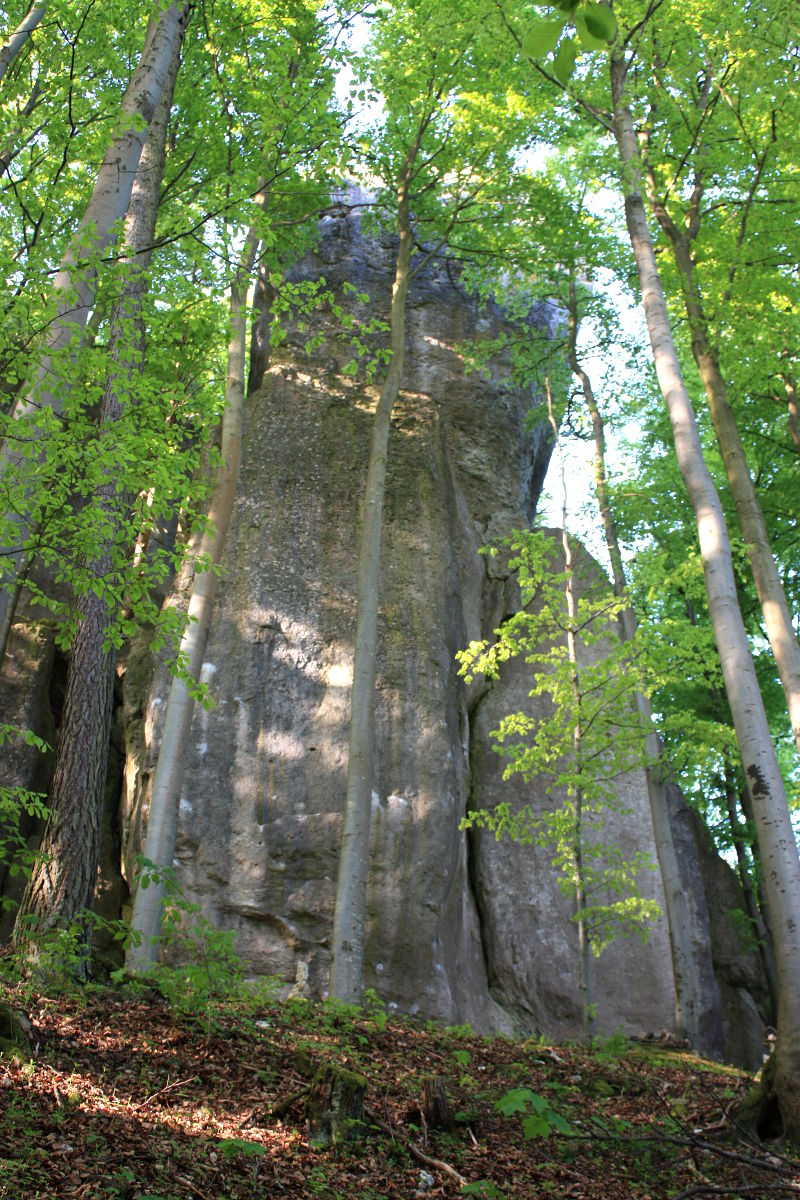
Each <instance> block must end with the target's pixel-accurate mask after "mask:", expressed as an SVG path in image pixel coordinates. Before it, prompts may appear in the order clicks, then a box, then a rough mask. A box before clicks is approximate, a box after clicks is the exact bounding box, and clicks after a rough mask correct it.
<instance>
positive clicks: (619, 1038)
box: [592, 1029, 631, 1062]
mask: <svg viewBox="0 0 800 1200" xmlns="http://www.w3.org/2000/svg"><path fill="white" fill-rule="evenodd" d="M592 1049H593V1050H594V1052H595V1057H596V1058H598V1059H599V1060H600V1061H601V1062H617V1061H618V1060H619V1059H620V1058H623V1057H624V1056H625V1055H626V1054H628V1053H629V1052H630V1049H631V1043H630V1041H629V1040H628V1038H627V1037H626V1036H625V1034H624V1033H623V1032H622V1030H621V1029H617V1030H616V1032H615V1033H612V1035H611V1037H608V1038H602V1037H596V1038H594V1039H593V1041H592Z"/></svg>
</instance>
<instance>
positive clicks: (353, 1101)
mask: <svg viewBox="0 0 800 1200" xmlns="http://www.w3.org/2000/svg"><path fill="white" fill-rule="evenodd" d="M366 1090H367V1081H366V1079H365V1078H364V1076H363V1075H357V1074H356V1073H355V1072H354V1071H345V1070H343V1069H342V1068H341V1067H334V1066H331V1065H330V1064H329V1065H328V1066H325V1067H320V1069H319V1071H317V1073H316V1075H315V1076H314V1078H313V1080H312V1081H311V1088H310V1090H309V1093H308V1100H307V1102H306V1115H307V1117H308V1141H309V1144H310V1145H312V1146H330V1145H331V1144H333V1145H334V1146H336V1145H339V1144H340V1143H341V1142H347V1141H355V1140H356V1139H357V1138H358V1137H360V1135H361V1132H362V1130H363V1121H362V1116H363V1109H364V1092H365V1091H366Z"/></svg>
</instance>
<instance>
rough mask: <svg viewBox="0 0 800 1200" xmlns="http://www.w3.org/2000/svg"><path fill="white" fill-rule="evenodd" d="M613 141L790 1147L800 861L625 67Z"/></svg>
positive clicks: (798, 1003) (799, 1122)
mask: <svg viewBox="0 0 800 1200" xmlns="http://www.w3.org/2000/svg"><path fill="white" fill-rule="evenodd" d="M610 74H611V93H612V99H613V112H614V133H615V137H616V142H617V149H618V153H619V160H620V164H621V169H622V187H623V194H624V201H625V219H626V223H627V226H628V234H629V236H630V240H631V246H632V248H633V252H634V256H635V258H636V266H637V271H638V275H639V284H640V287H641V291H642V301H643V304H644V311H645V319H646V322H647V330H648V335H649V338H650V344H651V347H652V351H653V357H654V360H655V367H656V374H657V376H658V381H659V386H660V388H661V392H662V395H663V397H664V401H665V403H666V406H667V410H668V413H669V418H670V423H671V425H672V431H673V437H674V439H675V450H676V454H677V460H678V466H679V469H680V472H681V475H682V476H683V480H684V483H685V485H686V489H687V491H688V493H689V497H690V499H691V502H692V507H693V509H694V512H695V516H696V519H697V532H698V539H699V543H700V553H701V556H702V561H703V570H704V574H705V583H706V596H707V599H708V608H709V614H710V617H711V623H712V627H713V630H714V637H715V641H716V644H717V651H718V653H719V656H720V663H721V666H722V674H723V679H724V681H725V689H726V692H727V695H728V702H729V704H730V708H731V713H732V716H733V722H734V727H735V730H736V738H737V742H738V745H739V752H740V754H741V759H742V766H743V769H744V773H745V779H746V784H747V787H748V790H749V792H750V796H751V800H752V803H753V810H754V814H755V819H756V826H757V831H758V840H759V845H760V848H761V854H762V858H763V863H764V870H765V881H766V887H767V894H768V898H769V903H770V908H771V910H772V913H773V918H774V923H775V924H774V930H773V933H774V937H775V950H776V955H777V960H778V988H779V996H778V1039H777V1046H776V1050H775V1055H776V1059H775V1089H776V1095H777V1096H778V1101H779V1104H780V1109H781V1116H782V1118H783V1123H784V1129H785V1132H786V1133H787V1135H788V1136H790V1137H793V1138H800V859H798V853H797V844H796V842H795V838H794V831H793V829H792V823H791V818H790V816H789V808H788V803H787V798H786V791H785V788H784V784H783V779H782V777H781V773H780V769H779V766H778V760H777V756H776V754H775V748H774V746H773V744H772V736H771V732H770V728H769V723H768V721H767V717H766V713H765V711H764V703H763V700H762V697H761V693H760V691H759V687H758V679H757V677H756V672H755V667H754V665H753V659H752V656H751V654H750V647H749V644H748V640H747V632H746V630H745V627H744V622H743V620H742V614H741V611H740V609H739V603H738V597H737V595H736V580H735V576H734V571H733V561H732V557H731V548H730V541H729V538H728V531H727V528H726V526H725V517H724V514H723V512H722V506H721V504H720V500H719V496H718V495H717V491H716V488H715V487H714V483H713V480H712V479H711V475H710V473H709V471H708V467H707V466H706V463H705V460H704V458H703V453H702V447H701V444H700V436H699V432H698V429H697V423H696V421H695V416H694V411H693V409H692V405H691V401H690V399H689V394H688V392H687V390H686V385H685V383H684V380H683V376H682V374H681V369H680V363H679V360H678V355H677V351H676V349H675V343H674V341H673V337H672V331H671V328H670V324H669V317H668V314H667V306H666V300H665V298H664V290H663V286H662V283H661V278H660V276H659V273H658V266H657V263H656V257H655V252H654V249H653V242H652V239H651V237H650V231H649V229H648V226H647V216H646V213H645V207H644V200H643V197H642V162H641V157H640V153H639V146H638V143H637V140H636V133H635V130H634V126H633V118H632V116H631V112H630V109H629V108H628V107H627V102H626V98H625V81H626V74H627V64H626V62H625V59H624V57H623V55H622V54H621V52H620V51H619V50H618V49H615V50H614V51H613V52H612V54H611V58H610Z"/></svg>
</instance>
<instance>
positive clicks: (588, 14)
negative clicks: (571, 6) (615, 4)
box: [575, 3, 617, 42]
mask: <svg viewBox="0 0 800 1200" xmlns="http://www.w3.org/2000/svg"><path fill="white" fill-rule="evenodd" d="M580 15H581V16H582V17H583V19H584V20H585V22H586V28H587V29H588V30H589V33H591V34H592V35H593V36H594V37H596V38H601V39H602V40H603V41H604V42H613V40H614V38H615V37H616V36H617V18H616V17H615V16H614V14H613V12H612V11H611V9H610V8H606V6H605V4H592V3H589V4H587V5H586V7H585V8H583V9H581V13H580ZM575 20H576V24H577V17H576V19H575Z"/></svg>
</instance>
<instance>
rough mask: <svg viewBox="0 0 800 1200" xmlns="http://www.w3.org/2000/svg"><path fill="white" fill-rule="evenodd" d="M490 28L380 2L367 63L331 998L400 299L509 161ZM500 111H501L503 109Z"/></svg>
mask: <svg viewBox="0 0 800 1200" xmlns="http://www.w3.org/2000/svg"><path fill="white" fill-rule="evenodd" d="M486 26H487V14H486V11H485V10H484V8H483V6H482V5H481V4H480V3H477V4H476V5H474V6H472V7H470V8H469V9H468V10H467V11H464V10H463V9H462V11H461V13H460V20H459V22H458V23H457V24H455V25H454V24H453V22H452V18H451V14H450V13H449V12H448V11H447V8H446V6H445V5H443V4H441V3H440V2H439V0H411V2H410V3H405V4H400V3H398V4H396V5H392V6H386V8H385V9H384V10H382V12H381V13H380V14H379V18H378V21H377V24H376V26H375V32H374V34H373V42H372V49H371V51H370V53H369V54H368V58H367V60H366V64H365V65H366V68H367V70H368V77H369V79H370V81H371V83H372V85H373V86H374V87H375V88H377V89H379V91H380V92H381V94H382V96H383V100H384V105H385V110H386V116H385V121H384V127H383V130H382V132H381V134H380V135H379V136H378V137H375V136H374V135H373V145H374V147H375V150H374V153H373V154H372V155H371V156H370V158H369V159H368V162H369V166H370V168H371V170H372V171H374V172H375V173H376V174H377V175H378V178H379V179H380V180H381V182H382V185H383V186H382V188H381V190H380V192H379V194H378V204H379V206H380V207H381V208H382V209H383V213H384V214H385V215H384V216H382V218H381V219H382V220H383V221H384V222H385V223H388V220H389V218H390V217H391V219H392V223H393V226H394V230H393V231H394V232H395V233H396V236H397V239H398V249H397V257H396V262H395V277H394V282H393V286H392V300H391V309H390V322H389V323H390V333H389V346H388V349H389V360H388V369H387V372H386V377H385V380H384V382H383V385H382V387H381V390H380V395H379V398H378V402H377V406H376V408H375V414H374V417H373V425H372V440H371V445H370V454H369V463H368V466H367V478H366V484H365V489H364V500H363V504H362V509H361V535H360V543H359V555H358V584H357V601H356V633H355V651H354V658H353V687H352V692H351V701H350V714H351V715H350V740H349V749H348V767H347V794H346V800H345V819H344V831H343V835H342V849H341V853H340V857H339V873H338V879H337V888H336V905H335V911H334V924H333V942H332V948H331V969H330V991H331V994H332V995H334V996H336V997H338V998H339V999H341V1000H346V1001H348V1002H351V1003H352V1002H356V1003H357V1002H358V1001H359V1000H360V997H361V988H362V968H363V957H364V937H365V915H366V889H367V873H368V867H369V829H370V819H371V809H372V788H373V775H374V767H373V759H374V744H373V743H374V692H375V661H376V650H377V636H378V604H379V595H378V575H379V561H380V550H381V535H382V512H383V496H384V488H385V480H386V462H387V454H388V444H389V430H390V420H391V414H392V410H393V408H394V405H395V402H396V400H397V396H398V394H399V391H400V387H401V383H402V378H403V358H404V354H405V309H406V299H407V297H408V290H409V286H410V284H411V281H412V279H413V278H414V277H415V276H416V275H418V274H419V272H420V271H421V270H422V269H423V268H424V266H425V265H426V264H427V263H428V262H429V261H430V259H431V258H432V257H433V256H434V255H435V254H436V253H439V252H440V251H442V250H443V249H444V247H445V246H446V244H447V242H448V239H449V238H451V236H452V234H453V233H454V231H455V230H456V229H457V228H458V223H459V221H460V220H462V219H463V217H464V215H465V213H466V212H467V211H470V210H471V209H472V207H473V206H474V205H475V203H476V200H477V198H478V197H479V196H480V195H481V193H483V192H484V190H485V189H486V186H487V183H489V182H490V181H496V180H498V179H499V178H500V177H501V176H500V173H501V172H502V171H509V170H510V165H511V164H510V160H509V131H508V130H506V132H505V133H504V130H503V125H502V123H498V121H497V113H496V109H495V108H494V106H493V105H492V103H491V102H490V101H489V99H488V98H486V99H485V100H484V96H485V93H487V92H491V91H492V90H493V89H495V88H497V87H498V86H499V77H498V76H497V75H496V74H495V75H494V76H493V75H492V72H493V71H495V72H496V71H497V67H498V63H497V60H496V58H495V57H494V55H493V52H492V50H491V48H490V47H489V46H488V38H487V28H486ZM501 111H502V112H503V115H505V105H502V106H501ZM513 136H514V135H513V132H512V137H513ZM429 247H430V248H429ZM415 255H416V257H415Z"/></svg>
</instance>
